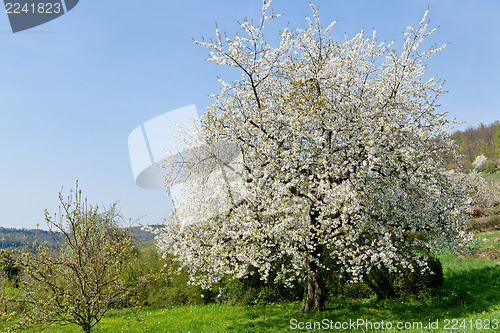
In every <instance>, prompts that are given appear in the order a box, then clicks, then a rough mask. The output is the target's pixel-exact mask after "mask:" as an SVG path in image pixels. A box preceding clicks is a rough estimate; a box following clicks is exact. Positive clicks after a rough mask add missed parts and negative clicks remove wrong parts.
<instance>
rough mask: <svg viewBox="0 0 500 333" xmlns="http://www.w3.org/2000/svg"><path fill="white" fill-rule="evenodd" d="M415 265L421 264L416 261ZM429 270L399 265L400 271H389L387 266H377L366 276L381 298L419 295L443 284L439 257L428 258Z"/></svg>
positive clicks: (368, 282)
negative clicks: (412, 268)
mask: <svg viewBox="0 0 500 333" xmlns="http://www.w3.org/2000/svg"><path fill="white" fill-rule="evenodd" d="M411 263H412V264H413V266H414V267H416V268H418V267H419V266H418V265H417V264H416V262H415V261H413V262H411ZM427 264H428V266H429V270H427V271H425V272H422V271H419V270H418V269H415V270H413V271H412V270H411V269H409V268H402V267H399V272H389V270H388V269H386V268H385V267H382V268H375V269H372V270H371V271H370V273H369V274H367V276H366V277H365V281H366V284H367V285H368V286H369V287H370V288H371V289H372V290H373V292H374V293H375V294H376V295H377V297H378V298H379V299H387V298H396V297H399V296H408V295H417V294H421V293H425V292H427V291H429V290H430V289H432V288H436V287H440V286H442V284H443V268H442V266H441V262H440V261H439V260H438V259H437V258H429V259H427Z"/></svg>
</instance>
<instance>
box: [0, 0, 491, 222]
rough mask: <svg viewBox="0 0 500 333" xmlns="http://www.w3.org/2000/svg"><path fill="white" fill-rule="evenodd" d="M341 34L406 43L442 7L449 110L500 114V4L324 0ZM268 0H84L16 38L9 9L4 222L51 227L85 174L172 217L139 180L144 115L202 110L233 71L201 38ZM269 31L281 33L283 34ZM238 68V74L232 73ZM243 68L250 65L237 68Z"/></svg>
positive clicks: (3, 24)
mask: <svg viewBox="0 0 500 333" xmlns="http://www.w3.org/2000/svg"><path fill="white" fill-rule="evenodd" d="M315 4H317V5H319V6H320V16H321V18H322V22H324V23H325V26H326V25H327V23H329V22H330V21H333V20H338V21H339V22H338V24H337V26H336V28H335V29H334V34H337V36H338V38H339V39H341V38H343V35H344V32H346V33H347V34H348V35H351V36H353V35H354V34H355V33H357V32H358V31H359V30H361V29H362V28H365V29H366V30H367V31H368V33H370V34H371V29H372V28H375V29H376V30H377V32H378V36H379V39H380V40H392V39H394V38H396V39H397V40H401V31H402V30H403V29H404V28H405V27H407V26H416V25H417V24H418V22H419V21H420V19H421V17H422V15H423V13H424V12H425V10H426V8H427V6H428V4H430V16H429V17H430V19H431V24H434V25H436V26H437V25H439V26H440V29H439V31H438V32H437V33H436V35H434V37H433V41H434V42H436V43H437V44H444V43H447V42H450V45H449V47H448V48H447V49H446V50H445V51H444V52H442V53H440V54H438V55H436V56H435V57H434V58H433V59H431V60H430V61H429V62H428V64H429V73H430V74H439V76H440V77H442V78H444V79H446V80H447V84H446V89H447V90H449V91H450V92H449V93H448V94H447V95H446V96H444V97H443V98H442V99H441V100H440V104H441V105H442V106H441V108H440V110H441V111H443V112H448V113H449V116H450V117H451V118H457V119H458V120H461V121H465V122H466V123H465V124H464V125H460V126H459V127H458V129H464V128H466V127H468V126H476V125H478V124H479V123H481V122H482V123H485V124H487V123H491V122H493V121H494V120H496V119H500V112H499V102H500V94H499V93H498V92H497V90H498V80H499V78H500V66H499V65H500V57H499V54H500V52H499V51H500V37H499V30H500V28H499V25H498V17H500V1H498V0H483V1H470V0H434V1H433V0H427V1H421V0H406V1H400V0H386V1H373V0H350V1H329V0H317V1H315ZM273 8H275V11H276V12H279V13H285V16H283V17H282V18H280V19H279V21H278V23H277V25H276V26H279V25H280V24H281V25H282V26H283V25H285V24H286V23H287V22H288V21H289V22H290V23H291V26H292V27H305V20H304V16H306V15H310V14H311V11H310V9H309V0H275V1H274V2H273ZM260 9H261V1H260V0H239V1H235V0H223V1H218V0H214V1H201V0H183V1H166V0H148V1H137V0H135V1H131V0H107V1H92V0H80V3H79V4H78V6H76V7H75V8H74V9H73V10H72V11H70V12H69V13H67V14H66V15H64V16H62V17H60V18H58V19H56V20H54V21H51V22H49V23H47V24H44V25H42V26H39V27H36V28H33V29H31V30H28V31H25V32H20V33H17V34H13V33H12V32H11V31H10V26H9V22H8V19H7V15H6V14H3V13H0V43H1V45H2V48H1V49H2V51H1V52H0V126H1V129H0V226H4V227H16V228H23V227H24V228H34V227H36V225H37V224H40V227H41V228H46V225H45V222H44V218H43V210H44V209H48V210H49V211H50V212H56V211H57V209H58V198H57V195H58V192H59V191H60V189H61V187H62V186H64V190H65V192H66V193H67V190H69V189H71V188H74V184H75V180H77V179H78V180H79V183H80V188H82V190H83V193H84V195H85V196H87V197H88V199H89V201H90V202H91V203H98V204H100V205H109V204H111V203H112V202H114V201H119V206H120V207H121V210H122V213H123V215H124V216H125V217H127V218H132V219H136V218H138V217H142V220H141V222H142V223H144V224H145V223H160V222H161V221H162V219H163V218H164V217H165V216H167V215H168V214H169V210H170V199H169V198H168V197H167V196H166V194H165V192H164V191H163V190H147V189H142V188H140V187H138V186H136V185H135V183H134V179H133V176H132V170H131V166H130V161H129V156H128V147H127V138H128V135H129V134H130V132H131V131H132V130H133V129H134V128H136V127H137V126H139V125H140V124H142V123H143V122H145V121H147V120H149V119H151V118H153V117H155V116H157V115H160V114H162V113H164V112H167V111H170V110H173V109H176V108H180V107H183V106H185V105H189V104H196V105H197V108H198V112H199V113H202V112H203V110H204V109H205V108H206V107H207V105H208V104H209V103H210V99H209V98H208V97H207V95H208V94H211V93H216V92H217V91H218V90H219V85H218V82H217V75H225V74H226V75H227V74H228V73H227V72H226V71H224V72H221V68H220V67H218V66H217V65H215V64H213V63H208V62H206V61H204V59H205V58H206V56H207V50H205V49H203V48H201V47H199V46H196V45H194V43H193V41H192V38H195V39H199V38H200V37H202V36H206V37H212V36H214V23H215V22H217V23H218V25H219V27H220V28H221V30H225V31H227V32H228V33H229V34H230V35H233V33H234V31H235V30H236V29H237V28H238V25H237V23H236V21H237V20H240V21H241V20H242V19H243V18H244V17H245V16H247V17H248V18H255V19H259V13H260ZM270 37H272V36H271V35H270ZM229 75H230V74H229ZM238 75H239V73H238Z"/></svg>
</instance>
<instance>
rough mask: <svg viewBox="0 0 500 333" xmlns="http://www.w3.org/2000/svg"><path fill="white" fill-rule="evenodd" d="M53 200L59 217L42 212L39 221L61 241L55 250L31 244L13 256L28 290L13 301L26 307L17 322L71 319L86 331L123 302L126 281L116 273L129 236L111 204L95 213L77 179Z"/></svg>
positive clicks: (124, 261)
mask: <svg viewBox="0 0 500 333" xmlns="http://www.w3.org/2000/svg"><path fill="white" fill-rule="evenodd" d="M71 192H72V191H71ZM59 200H60V202H61V206H60V211H59V217H57V216H56V215H54V216H51V215H49V214H48V212H47V211H45V219H46V222H47V223H48V225H49V228H50V230H52V231H53V232H57V233H60V234H62V236H63V238H64V243H63V244H60V248H58V249H53V248H50V247H49V246H47V245H43V244H42V245H37V244H35V245H36V246H35V247H34V249H33V250H34V251H30V252H24V253H22V255H21V256H20V259H19V260H20V263H21V264H22V266H24V267H25V271H26V273H27V275H28V277H29V279H28V287H27V288H26V290H28V291H29V292H28V293H26V294H25V295H23V299H22V300H18V301H20V302H24V303H27V304H28V305H29V308H31V310H29V311H26V312H25V313H23V316H22V319H21V321H20V323H19V326H20V327H30V326H36V325H47V324H50V323H59V324H62V325H64V324H69V323H73V324H76V325H78V326H80V327H81V328H82V330H83V331H84V332H86V333H88V332H90V331H91V328H92V327H94V326H95V325H96V324H97V323H99V321H100V320H101V319H102V318H103V316H104V315H105V314H106V313H107V312H108V310H110V308H111V307H112V306H113V305H115V304H117V303H119V302H123V301H126V300H127V292H128V290H129V289H130V287H131V286H132V284H131V283H125V282H124V281H123V280H122V279H121V273H122V272H123V270H124V269H125V268H126V267H127V266H128V264H129V261H130V259H131V257H132V255H133V246H132V243H131V236H130V234H129V233H127V232H126V231H125V230H123V229H120V228H119V225H118V217H119V216H118V214H117V212H116V210H115V206H112V207H111V208H109V209H105V210H103V211H99V208H98V207H97V206H96V207H93V206H91V205H88V204H87V200H82V198H81V190H79V189H78V183H77V187H76V191H75V192H74V193H71V194H70V195H69V196H68V198H67V200H64V198H63V196H62V194H61V193H59Z"/></svg>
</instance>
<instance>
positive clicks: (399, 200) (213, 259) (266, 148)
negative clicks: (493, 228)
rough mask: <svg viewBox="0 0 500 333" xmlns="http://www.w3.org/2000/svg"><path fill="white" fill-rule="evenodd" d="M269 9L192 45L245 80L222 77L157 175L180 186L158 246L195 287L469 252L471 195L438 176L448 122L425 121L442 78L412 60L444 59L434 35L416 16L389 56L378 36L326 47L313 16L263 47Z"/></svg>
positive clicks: (358, 270) (327, 34)
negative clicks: (236, 29) (328, 260)
mask: <svg viewBox="0 0 500 333" xmlns="http://www.w3.org/2000/svg"><path fill="white" fill-rule="evenodd" d="M269 3H270V2H267V1H266V2H265V5H264V7H265V8H264V10H263V18H262V20H261V23H260V24H258V25H256V26H254V25H253V24H252V23H251V22H249V21H247V20H245V21H244V23H243V24H242V25H241V28H242V29H243V32H244V34H240V35H239V36H236V37H234V38H232V39H231V38H229V37H227V36H226V35H224V34H222V33H221V32H220V31H219V30H218V28H217V31H216V39H215V40H210V41H205V40H202V41H199V42H197V43H198V44H199V45H201V46H204V47H207V48H208V49H209V50H210V57H209V59H208V60H209V61H214V62H216V63H217V64H219V65H222V66H232V67H235V68H237V69H238V70H239V71H241V72H242V73H243V76H242V77H241V79H239V80H234V81H232V82H224V81H222V80H220V82H221V85H222V87H221V91H220V93H219V94H218V95H216V96H214V101H213V103H212V104H211V105H210V107H209V108H208V110H207V112H206V113H205V114H204V115H203V116H202V117H201V123H200V125H199V126H196V127H195V128H192V129H190V130H189V131H187V132H186V140H184V144H185V147H183V149H182V151H191V153H190V154H187V155H186V156H183V160H182V161H179V159H178V157H177V158H172V159H171V160H170V162H169V163H167V164H166V166H165V168H166V170H167V171H168V173H167V178H166V186H167V188H171V186H173V184H175V183H176V182H178V178H176V177H179V175H180V177H182V179H183V181H185V184H186V187H185V201H184V202H178V203H176V205H175V210H174V212H173V214H172V216H171V218H170V219H169V220H168V221H167V222H166V224H165V226H164V227H163V228H162V230H161V232H160V234H159V235H158V238H157V239H158V246H159V247H160V249H161V250H162V251H164V252H170V253H172V254H174V256H175V258H176V259H177V260H179V262H180V263H181V265H182V266H183V267H186V268H187V269H189V271H190V272H191V273H192V274H191V279H192V282H193V283H198V284H201V285H202V286H203V287H210V286H211V285H212V284H213V283H215V282H217V281H219V280H220V279H221V278H222V277H223V276H226V275H230V276H233V277H242V276H244V275H245V274H247V273H248V272H249V270H250V267H253V268H256V269H257V270H258V272H259V273H260V276H261V277H262V278H267V277H268V276H269V275H270V273H271V272H272V271H273V270H274V271H275V273H276V274H274V276H275V277H276V279H277V280H282V281H285V282H288V283H289V282H291V281H294V280H297V279H304V278H305V277H306V276H307V274H308V273H310V271H309V270H310V269H311V268H308V267H313V266H314V265H317V266H318V267H320V268H321V267H324V258H325V254H326V255H330V256H331V257H332V258H333V259H334V262H337V263H339V269H340V270H341V272H342V274H343V275H346V276H349V277H351V279H352V280H353V281H358V280H360V279H362V278H363V276H364V275H365V274H366V273H367V272H369V271H370V269H372V268H374V267H381V265H383V266H385V267H387V268H388V269H389V270H392V271H395V270H397V265H399V264H400V263H402V264H403V265H404V266H408V267H411V268H412V269H413V266H412V265H411V264H410V263H409V262H410V260H411V259H413V260H414V262H416V264H417V265H419V266H422V267H423V268H425V265H426V262H425V260H424V258H423V257H422V256H420V255H417V253H428V254H429V255H430V254H433V253H439V252H440V251H445V250H449V251H452V252H459V251H463V250H466V249H467V248H468V246H469V245H470V243H471V240H472V235H471V234H470V233H467V232H464V230H465V228H466V226H467V218H468V216H467V215H466V214H464V212H465V209H466V208H467V207H468V201H467V200H468V193H469V192H468V190H467V189H466V188H464V187H463V186H462V183H461V182H457V181H456V179H457V173H456V172H452V171H449V170H448V169H447V167H446V164H447V160H446V158H450V157H451V158H456V157H457V153H456V152H455V150H454V149H455V148H454V145H453V142H452V141H451V139H450V137H449V135H448V132H447V131H448V129H449V126H450V124H452V122H451V121H449V120H448V119H446V117H445V116H444V114H440V113H438V112H436V104H435V102H436V99H437V98H438V97H439V96H440V95H441V94H443V93H444V90H443V88H442V81H441V80H440V79H439V78H437V77H433V78H431V79H429V78H427V77H425V71H426V65H425V64H424V63H423V60H424V59H426V58H427V57H428V56H430V55H432V54H434V53H436V52H438V51H439V50H441V49H442V48H438V47H435V46H432V47H430V48H429V49H422V45H423V41H424V40H425V38H427V37H429V36H430V35H432V34H433V33H434V32H435V30H431V31H429V30H428V20H427V12H426V14H425V16H424V19H423V20H422V22H420V24H419V28H418V29H407V30H406V31H405V32H404V40H403V42H402V45H401V46H400V47H399V51H397V47H396V46H393V45H394V44H393V43H394V42H391V43H390V44H385V43H384V42H379V41H378V40H377V38H376V33H375V31H374V32H373V33H372V34H370V37H366V36H365V34H364V31H361V32H360V33H358V34H357V35H356V36H354V37H353V38H349V37H346V38H345V41H343V42H338V41H336V40H334V39H333V37H332V33H331V29H332V27H333V24H331V25H329V26H328V28H327V29H326V30H325V29H323V28H322V26H321V24H320V21H319V16H318V11H317V8H315V7H313V6H312V9H313V18H311V19H308V20H307V23H308V27H307V28H306V29H304V30H300V29H297V30H293V29H291V28H287V29H284V30H283V32H282V33H281V41H280V42H279V43H278V45H277V46H271V45H270V44H268V43H267V42H266V41H265V40H264V37H263V33H262V29H263V27H264V26H265V23H266V22H267V21H269V20H271V19H273V18H274V17H275V15H274V14H271V15H268V14H267V13H268V11H269V9H268V6H269ZM181 162H182V163H181ZM174 170H175V172H173V171H174ZM311 265H312V266H311Z"/></svg>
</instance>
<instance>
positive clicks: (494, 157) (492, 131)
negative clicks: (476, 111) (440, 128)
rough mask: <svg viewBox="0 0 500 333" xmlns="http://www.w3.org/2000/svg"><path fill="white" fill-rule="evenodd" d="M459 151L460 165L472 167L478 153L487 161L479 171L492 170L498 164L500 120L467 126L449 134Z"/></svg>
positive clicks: (467, 167)
mask: <svg viewBox="0 0 500 333" xmlns="http://www.w3.org/2000/svg"><path fill="white" fill-rule="evenodd" d="M451 137H452V138H453V139H454V140H455V142H456V144H457V146H458V150H459V152H460V153H461V154H462V155H463V156H464V160H463V161H462V166H464V167H465V168H466V169H471V168H473V164H472V163H473V162H474V160H475V159H476V157H477V156H479V155H484V156H485V157H486V158H487V159H488V162H487V163H485V165H484V166H482V169H484V170H480V171H490V172H491V171H494V170H495V169H496V168H498V165H499V164H500V121H498V120H497V121H495V122H493V123H492V124H489V125H484V124H480V125H479V126H478V127H477V128H473V127H469V128H468V129H466V130H465V131H463V132H462V131H456V132H454V133H453V134H452V136H451Z"/></svg>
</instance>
